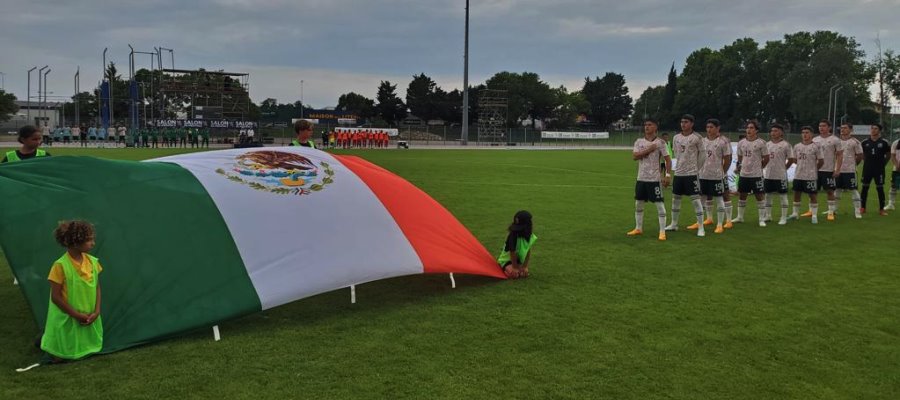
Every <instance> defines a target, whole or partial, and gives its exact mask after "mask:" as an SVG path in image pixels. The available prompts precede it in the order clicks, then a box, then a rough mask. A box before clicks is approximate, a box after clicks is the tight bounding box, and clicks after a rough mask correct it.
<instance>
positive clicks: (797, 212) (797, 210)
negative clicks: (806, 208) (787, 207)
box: [794, 201, 803, 215]
mask: <svg viewBox="0 0 900 400" xmlns="http://www.w3.org/2000/svg"><path fill="white" fill-rule="evenodd" d="M801 205H803V203H801V202H799V201H795V202H794V215H800V206H801Z"/></svg>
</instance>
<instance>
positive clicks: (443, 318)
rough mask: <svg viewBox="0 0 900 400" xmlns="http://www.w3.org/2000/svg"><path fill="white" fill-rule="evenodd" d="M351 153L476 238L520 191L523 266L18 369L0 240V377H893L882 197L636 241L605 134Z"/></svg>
mask: <svg viewBox="0 0 900 400" xmlns="http://www.w3.org/2000/svg"><path fill="white" fill-rule="evenodd" d="M51 151H52V152H53V154H54V155H64V154H77V155H81V154H85V155H86V154H90V155H98V156H102V157H111V158H119V159H135V160H136V159H145V158H150V157H155V156H161V155H167V154H171V153H172V152H167V151H159V150H134V149H119V150H98V149H93V150H77V149H72V150H64V149H52V150H51ZM355 154H358V155H361V156H363V157H364V158H366V159H368V160H370V161H372V162H374V163H376V164H379V165H381V166H383V167H385V168H387V169H389V170H391V171H394V172H396V173H397V174H399V175H401V176H403V177H405V178H406V179H408V180H409V181H411V182H412V183H414V184H415V185H417V186H419V187H420V188H422V189H424V190H425V191H426V192H428V193H429V194H431V195H432V196H433V197H434V198H435V199H437V200H438V201H439V202H441V203H442V204H444V205H445V206H446V207H447V208H448V209H450V210H451V211H452V212H453V213H454V214H455V215H456V216H457V218H459V219H460V220H461V221H462V222H463V223H464V224H465V225H466V226H467V227H468V228H469V229H470V230H471V231H472V232H473V233H474V234H475V235H476V236H477V237H478V238H479V239H480V240H481V242H482V243H483V244H484V245H485V246H486V247H487V248H488V249H489V250H490V251H491V252H492V253H494V252H495V251H496V250H498V249H499V247H500V245H501V243H502V241H503V239H504V238H505V228H506V225H507V224H508V223H509V222H510V219H511V217H512V215H513V214H514V213H515V211H516V210H518V209H528V210H530V211H531V212H532V213H533V215H534V224H535V233H536V234H537V235H538V236H540V240H539V241H538V243H537V245H536V247H535V249H534V253H533V257H532V260H531V262H532V264H531V268H530V269H531V273H532V276H531V277H530V278H528V279H526V280H520V281H508V282H499V281H495V280H491V279H485V278H480V277H470V276H467V277H462V276H461V277H457V284H458V287H457V288H456V289H451V288H450V281H449V279H448V278H447V276H445V275H440V276H411V277H404V278H398V279H391V280H386V281H379V282H375V283H370V284H365V285H361V286H359V287H357V299H358V303H357V304H355V305H351V304H349V292H348V291H346V290H342V291H335V292H331V293H327V294H324V295H320V296H316V297H313V298H309V299H304V300H301V301H298V302H295V303H292V304H289V305H286V306H282V307H279V308H276V309H274V310H270V311H266V312H261V313H258V314H255V315H252V316H248V317H245V318H241V319H238V320H234V321H228V322H225V323H223V324H222V325H221V326H220V327H221V332H222V337H223V338H222V341H220V342H214V341H213V340H212V332H211V330H208V329H207V330H202V331H198V332H194V333H192V334H189V335H186V336H182V337H180V338H177V339H173V340H167V341H163V342H158V343H154V344H150V345H146V346H143V347H139V348H132V349H129V350H125V351H122V352H118V353H114V354H111V355H106V356H100V357H96V358H92V359H88V360H86V361H82V362H77V363H72V364H68V365H62V366H49V367H41V368H38V369H36V370H33V371H29V372H27V373H21V374H19V373H15V372H14V369H15V368H18V367H22V366H26V365H29V364H31V363H33V362H35V361H36V360H37V359H38V357H39V353H38V351H37V350H35V349H34V348H33V347H32V345H31V343H32V341H33V340H34V338H35V335H36V333H37V329H38V328H37V327H36V326H35V324H34V322H33V320H32V318H31V316H30V312H29V311H28V308H27V305H26V304H25V301H24V298H23V296H22V294H21V293H20V292H19V290H18V288H17V287H15V286H13V285H12V284H11V281H12V277H11V275H10V271H9V268H8V267H7V265H6V263H5V262H4V261H3V258H2V257H0V304H3V307H0V319H2V321H3V323H2V324H0V346H2V348H3V351H2V353H0V369H2V371H0V398H2V399H23V398H35V399H46V398H58V399H68V398H82V397H88V396H91V397H96V398H113V399H119V398H138V399H143V398H146V399H157V398H210V399H232V398H234V399H238V398H256V399H283V398H297V399H300V398H303V399H324V398H334V399H345V398H419V399H429V398H453V399H473V398H474V399H482V398H503V399H507V398H509V399H525V398H534V399H544V398H571V399H586V398H614V399H655V398H680V399H795V398H806V399H897V398H900V296H898V293H900V263H898V262H897V250H896V249H897V246H896V243H897V238H898V237H900V214H894V215H890V216H888V217H879V216H877V215H875V214H873V213H871V212H870V213H869V214H867V215H866V216H865V218H864V219H863V220H855V219H852V217H851V216H849V215H848V213H850V210H851V208H850V207H851V206H850V203H849V200H850V199H849V196H844V197H845V199H844V202H843V204H842V205H841V210H840V212H841V213H840V214H839V215H838V220H837V221H836V222H833V223H827V222H826V221H824V218H822V219H821V222H820V223H819V225H816V226H814V225H811V224H810V223H809V221H808V220H806V221H803V222H793V223H790V224H789V225H787V226H777V225H774V224H772V225H770V226H769V227H767V228H759V227H757V226H756V224H754V223H747V224H742V225H738V226H736V227H735V228H734V229H732V230H730V231H727V232H726V233H725V234H723V235H713V234H712V232H711V231H710V232H709V233H708V236H707V237H706V238H697V237H695V236H694V235H693V234H692V233H689V232H676V233H671V234H670V235H669V240H668V241H667V242H658V241H657V240H656V235H655V234H648V235H645V236H644V237H639V238H627V237H626V236H625V232H626V231H628V230H629V229H631V228H632V227H633V225H634V214H633V207H634V205H633V204H634V203H633V200H632V195H633V185H634V179H635V173H636V165H635V164H636V163H635V162H634V161H631V157H630V154H629V152H627V151H504V150H482V151H459V150H448V151H440V150H419V151H416V150H410V151H369V152H357V153H355ZM666 198H667V200H670V199H671V196H670V194H667V195H666ZM873 200H874V201H877V198H876V197H875V196H874V193H872V194H871V195H870V200H869V201H870V203H871V202H872V201H873ZM15 206H18V205H12V204H4V205H3V207H15ZM682 207H683V208H684V209H685V212H683V213H682V216H681V223H682V226H684V225H687V224H688V223H689V219H690V217H691V213H690V212H689V211H690V204H689V203H688V202H687V201H685V202H684V204H683V206H682ZM668 208H669V207H668V205H667V209H668ZM870 208H873V205H871V204H870ZM823 209H824V201H823ZM648 211H650V209H649V208H648ZM779 212H780V211H779V210H777V209H776V211H775V214H779ZM654 215H655V213H652V212H647V213H646V217H645V224H644V225H645V231H648V232H651V233H652V232H654V231H655V229H656V227H657V223H656V219H655V218H654ZM747 217H748V218H747V219H748V220H749V221H755V219H756V210H755V206H754V205H753V202H752V201H751V204H750V206H749V207H748V211H747ZM46 234H48V235H49V234H50V232H47V233H46ZM99 234H100V235H102V234H103V232H99ZM158 245H159V246H160V251H164V247H165V241H164V239H163V238H161V240H160V242H159V243H158ZM99 256H100V257H102V254H100V255H99ZM106 268H116V266H114V265H107V266H106Z"/></svg>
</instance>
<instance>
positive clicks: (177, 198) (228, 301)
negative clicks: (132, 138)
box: [0, 157, 261, 352]
mask: <svg viewBox="0 0 900 400" xmlns="http://www.w3.org/2000/svg"><path fill="white" fill-rule="evenodd" d="M86 171H90V173H89V174H86V173H85V172H86ZM88 177H89V178H88ZM0 199H3V206H2V207H0V245H2V247H3V251H4V252H5V253H6V256H7V259H8V260H9V262H10V265H11V266H12V267H13V270H14V273H15V274H16V276H17V277H18V278H19V280H20V282H21V283H22V285H21V286H20V287H21V288H22V290H23V291H24V293H25V296H26V298H27V300H28V302H29V304H30V306H31V310H32V313H33V314H34V317H35V320H36V321H37V323H38V325H39V326H40V327H43V325H44V321H45V318H46V312H47V302H48V296H49V285H48V284H47V281H46V277H47V273H48V272H49V269H50V266H51V264H52V262H53V261H54V260H55V259H56V258H58V257H59V256H60V255H61V254H62V253H63V252H64V249H63V248H61V247H60V246H59V245H57V244H56V242H55V241H54V238H53V230H54V229H55V228H56V226H57V223H58V222H59V221H61V220H68V219H86V220H88V221H91V222H92V223H94V224H95V226H96V228H97V246H96V247H95V249H94V250H93V251H92V252H91V253H92V254H94V255H96V256H97V257H99V258H100V260H101V263H102V264H103V267H104V272H103V273H102V274H101V281H100V282H101V285H102V287H103V304H102V305H103V307H102V314H103V322H104V331H105V337H104V349H103V351H104V352H112V351H116V350H120V349H123V348H126V347H130V346H134V345H137V344H141V343H146V342H149V341H153V340H157V339H160V338H162V337H165V336H171V335H174V334H177V333H180V332H184V331H187V330H191V329H194V328H201V327H206V326H211V325H213V324H215V323H216V322H217V321H222V320H224V319H228V318H233V317H236V316H239V315H243V314H247V313H250V312H254V311H258V310H260V308H261V306H260V301H259V298H258V296H257V294H256V291H255V289H254V288H253V286H252V284H251V282H250V279H249V277H248V275H247V271H246V269H245V268H244V265H243V262H242V260H241V257H240V255H239V253H238V250H237V247H236V246H235V244H234V241H233V239H232V237H231V234H230V233H229V231H228V228H227V226H226V225H225V222H224V221H223V219H222V216H221V214H220V213H219V211H218V210H217V209H216V206H215V204H214V203H213V201H212V200H211V199H210V197H209V195H208V194H207V193H206V191H205V190H204V189H203V186H202V185H201V184H200V183H199V182H198V181H197V179H196V178H195V177H194V176H193V175H192V174H191V173H190V172H188V171H187V170H185V169H183V168H181V167H179V166H176V165H173V164H166V163H138V162H131V161H114V160H102V159H96V158H90V157H52V158H50V159H43V160H31V161H25V162H20V163H13V164H5V165H2V166H0Z"/></svg>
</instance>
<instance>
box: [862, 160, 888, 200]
mask: <svg viewBox="0 0 900 400" xmlns="http://www.w3.org/2000/svg"><path fill="white" fill-rule="evenodd" d="M873 180H874V181H875V190H876V191H877V192H878V209H879V210H884V169H883V168H882V169H881V171H863V179H862V184H863V185H862V193H860V197H862V199H860V200H862V202H861V203H860V207H862V208H866V200H867V199H868V198H869V185H870V184H871V183H872V181H873Z"/></svg>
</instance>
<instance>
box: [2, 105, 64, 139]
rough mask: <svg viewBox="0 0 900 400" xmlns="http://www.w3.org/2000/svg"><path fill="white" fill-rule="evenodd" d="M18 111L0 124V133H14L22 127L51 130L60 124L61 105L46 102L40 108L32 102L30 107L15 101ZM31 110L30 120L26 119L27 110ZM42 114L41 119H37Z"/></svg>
mask: <svg viewBox="0 0 900 400" xmlns="http://www.w3.org/2000/svg"><path fill="white" fill-rule="evenodd" d="M16 105H17V106H19V111H17V112H16V113H15V115H13V116H12V118H10V119H9V121H5V122H0V133H15V132H16V131H18V130H19V128H21V127H22V126H24V125H38V123H41V124H42V125H47V126H49V127H50V128H51V129H52V128H55V127H57V126H58V125H59V123H60V109H61V108H62V106H63V103H58V102H47V103H44V105H43V106H40V105H39V104H38V102H36V101H32V102H31V105H29V104H28V102H27V101H20V100H16ZM29 109H30V110H31V120H29V119H28V110H29ZM39 114H42V116H43V117H42V118H41V117H39Z"/></svg>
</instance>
